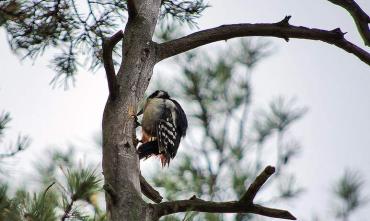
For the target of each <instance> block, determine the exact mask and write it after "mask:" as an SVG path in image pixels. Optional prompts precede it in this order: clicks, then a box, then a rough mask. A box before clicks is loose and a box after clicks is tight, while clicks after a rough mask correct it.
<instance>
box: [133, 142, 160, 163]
mask: <svg viewBox="0 0 370 221" xmlns="http://www.w3.org/2000/svg"><path fill="white" fill-rule="evenodd" d="M137 151H138V153H139V159H140V160H141V159H143V158H145V159H146V158H148V157H150V156H152V155H158V154H159V149H158V141H156V140H155V141H149V142H146V143H143V144H141V145H140V146H139V147H138V149H137Z"/></svg>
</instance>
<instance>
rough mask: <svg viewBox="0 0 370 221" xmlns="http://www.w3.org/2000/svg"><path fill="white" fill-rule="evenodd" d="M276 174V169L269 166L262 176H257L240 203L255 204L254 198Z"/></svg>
mask: <svg viewBox="0 0 370 221" xmlns="http://www.w3.org/2000/svg"><path fill="white" fill-rule="evenodd" d="M274 173H275V168H274V167H272V166H267V167H266V168H265V169H264V170H263V171H262V173H260V175H258V176H257V178H256V179H255V180H254V182H253V183H252V184H251V185H250V186H249V188H248V190H247V192H245V193H244V195H243V196H242V198H240V202H249V203H251V202H253V200H254V198H255V197H256V194H257V193H258V191H259V190H260V189H261V187H262V186H263V184H265V182H266V181H267V179H268V178H270V176H271V175H272V174H274Z"/></svg>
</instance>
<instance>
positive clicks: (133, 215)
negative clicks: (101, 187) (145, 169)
mask: <svg viewBox="0 0 370 221" xmlns="http://www.w3.org/2000/svg"><path fill="white" fill-rule="evenodd" d="M132 2H134V3H132V4H133V5H131V10H132V9H134V13H130V17H129V21H128V23H127V25H126V28H125V31H124V39H123V51H122V64H121V67H120V69H119V71H118V74H117V81H118V84H119V87H120V91H119V94H118V96H117V98H116V99H114V100H112V99H110V98H108V101H107V103H106V107H105V110H104V115H103V173H104V180H105V184H106V185H108V186H109V188H110V189H111V191H109V192H110V193H109V194H108V193H107V194H106V196H107V197H106V199H107V200H106V201H107V213H108V220H113V221H118V220H120V221H121V220H148V221H149V220H156V218H155V216H154V214H153V213H154V212H153V209H152V208H151V207H150V206H148V205H147V204H146V203H145V202H144V201H143V200H142V198H141V190H140V183H139V172H140V168H139V166H140V165H139V159H138V156H137V153H136V148H135V146H134V145H133V139H134V135H135V133H134V132H135V128H134V119H133V117H132V113H136V106H137V102H138V101H139V99H141V98H142V96H143V94H144V92H145V90H146V88H147V86H148V84H149V80H150V78H151V76H152V70H153V67H154V65H155V62H156V51H155V45H153V44H152V41H151V39H152V35H153V32H154V29H155V25H156V22H157V17H158V14H159V7H160V2H161V1H160V0H135V1H132Z"/></svg>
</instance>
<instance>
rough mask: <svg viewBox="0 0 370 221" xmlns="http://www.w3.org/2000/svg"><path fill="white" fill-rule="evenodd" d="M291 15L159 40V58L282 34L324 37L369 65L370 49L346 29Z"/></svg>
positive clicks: (314, 38) (313, 38)
mask: <svg viewBox="0 0 370 221" xmlns="http://www.w3.org/2000/svg"><path fill="white" fill-rule="evenodd" d="M289 19H290V16H286V17H285V18H284V19H283V20H282V21H280V22H277V23H259V24H249V23H243V24H232V25H222V26H219V27H216V28H211V29H206V30H203V31H199V32H195V33H193V34H190V35H187V36H184V37H182V38H178V39H175V40H172V41H168V42H164V43H162V44H159V45H158V60H159V61H160V60H163V59H166V58H169V57H171V56H174V55H177V54H180V53H183V52H186V51H188V50H191V49H194V48H197V47H199V46H202V45H206V44H209V43H212V42H216V41H221V40H228V39H230V38H235V37H246V36H269V37H278V38H283V39H285V40H286V41H288V40H289V38H298V39H308V40H318V41H323V42H326V43H328V44H333V45H335V46H337V47H339V48H342V49H343V50H345V51H347V52H348V53H351V54H353V55H355V56H356V57H358V58H359V59H361V60H362V61H363V62H365V63H366V64H368V65H370V53H368V52H367V51H365V50H364V49H362V48H360V47H358V46H356V45H355V44H353V43H351V42H349V41H347V40H346V39H345V38H344V34H345V33H343V32H342V31H341V30H340V29H339V28H337V29H334V30H331V31H327V30H321V29H316V28H306V27H302V26H293V25H290V24H289Z"/></svg>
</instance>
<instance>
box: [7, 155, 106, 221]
mask: <svg viewBox="0 0 370 221" xmlns="http://www.w3.org/2000/svg"><path fill="white" fill-rule="evenodd" d="M68 153H73V151H72V150H71V151H69V152H67V153H62V152H54V153H53V152H52V153H50V156H49V157H48V158H50V159H52V160H51V161H50V162H47V161H46V162H47V163H46V164H52V165H44V168H47V169H40V168H41V167H40V166H38V168H39V169H38V171H39V173H40V176H41V177H44V176H46V177H47V178H44V179H42V180H41V183H40V184H39V186H40V187H41V188H42V189H44V190H43V191H41V192H29V190H26V189H18V190H16V192H15V194H14V196H9V194H8V186H7V185H6V184H4V183H0V184H1V185H0V220H7V221H8V220H9V221H13V220H14V221H20V220H27V221H29V220H34V221H36V220H37V221H56V220H76V221H77V220H88V221H105V220H106V215H105V211H104V210H103V209H101V208H100V206H99V201H100V199H99V198H100V192H101V189H102V187H101V182H100V181H101V177H100V176H99V175H98V173H97V171H96V170H94V169H91V168H90V167H81V166H76V164H75V163H74V159H73V156H74V155H68ZM54 159H55V161H54ZM58 164H59V165H58ZM56 165H57V166H56ZM67 166H68V169H67V171H66V172H63V171H60V170H61V169H60V168H65V167H67ZM60 172H61V173H60ZM60 174H61V175H60ZM52 180H53V182H51V181H52ZM50 183H51V184H50Z"/></svg>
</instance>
